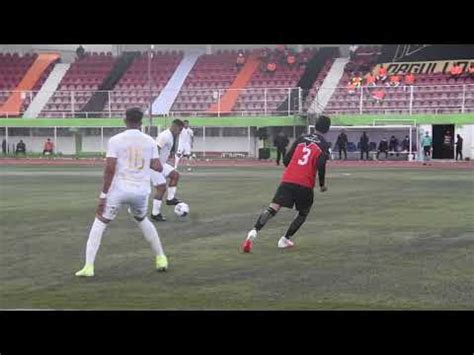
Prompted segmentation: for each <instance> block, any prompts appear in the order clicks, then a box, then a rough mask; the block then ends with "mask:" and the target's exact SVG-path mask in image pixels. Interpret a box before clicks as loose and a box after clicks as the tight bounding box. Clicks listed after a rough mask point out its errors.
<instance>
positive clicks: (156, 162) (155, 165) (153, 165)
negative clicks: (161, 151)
mask: <svg viewBox="0 0 474 355" xmlns="http://www.w3.org/2000/svg"><path fill="white" fill-rule="evenodd" d="M150 169H151V170H154V171H157V172H159V173H161V172H162V171H163V165H161V162H160V159H158V158H156V159H151V160H150Z"/></svg>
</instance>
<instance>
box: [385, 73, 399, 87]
mask: <svg viewBox="0 0 474 355" xmlns="http://www.w3.org/2000/svg"><path fill="white" fill-rule="evenodd" d="M387 86H391V87H394V88H396V87H398V86H400V76H399V75H398V74H393V75H391V76H390V81H389V83H388V85H387Z"/></svg>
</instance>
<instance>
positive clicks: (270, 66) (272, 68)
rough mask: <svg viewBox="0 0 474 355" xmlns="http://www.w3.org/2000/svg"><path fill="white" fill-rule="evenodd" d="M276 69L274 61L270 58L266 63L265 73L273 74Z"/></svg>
mask: <svg viewBox="0 0 474 355" xmlns="http://www.w3.org/2000/svg"><path fill="white" fill-rule="evenodd" d="M276 69H277V65H276V63H275V61H274V60H272V59H271V60H270V61H269V62H268V64H267V73H269V74H272V75H273V74H274V73H275V71H276Z"/></svg>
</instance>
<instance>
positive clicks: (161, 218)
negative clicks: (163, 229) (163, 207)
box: [151, 213, 166, 222]
mask: <svg viewBox="0 0 474 355" xmlns="http://www.w3.org/2000/svg"><path fill="white" fill-rule="evenodd" d="M151 219H153V220H154V221H157V222H165V221H166V218H165V217H164V216H163V215H162V214H161V213H159V214H157V215H151Z"/></svg>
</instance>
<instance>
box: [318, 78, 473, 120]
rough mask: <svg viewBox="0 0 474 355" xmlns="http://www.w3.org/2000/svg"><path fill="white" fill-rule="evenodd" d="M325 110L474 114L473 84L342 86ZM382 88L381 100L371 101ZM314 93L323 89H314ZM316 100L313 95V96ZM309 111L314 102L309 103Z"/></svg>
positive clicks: (410, 113)
mask: <svg viewBox="0 0 474 355" xmlns="http://www.w3.org/2000/svg"><path fill="white" fill-rule="evenodd" d="M333 89H334V94H333V95H332V97H331V99H330V100H329V102H328V105H327V106H326V107H325V109H324V112H326V113H328V114H348V113H350V114H360V115H362V114H371V113H376V114H390V113H400V114H408V115H412V114H418V113H433V114H439V113H467V112H474V83H473V84H459V85H416V86H404V85H400V86H398V87H388V86H377V87H372V86H362V87H361V88H357V89H354V92H353V93H349V91H348V89H347V88H346V87H336V88H333ZM376 89H383V90H384V91H385V97H384V99H382V100H377V99H375V98H374V97H373V96H372V95H373V91H374V90H376ZM318 90H324V89H320V88H318ZM316 97H317V96H316ZM312 105H313V108H315V107H317V105H318V103H317V102H315V101H313V102H312Z"/></svg>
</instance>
